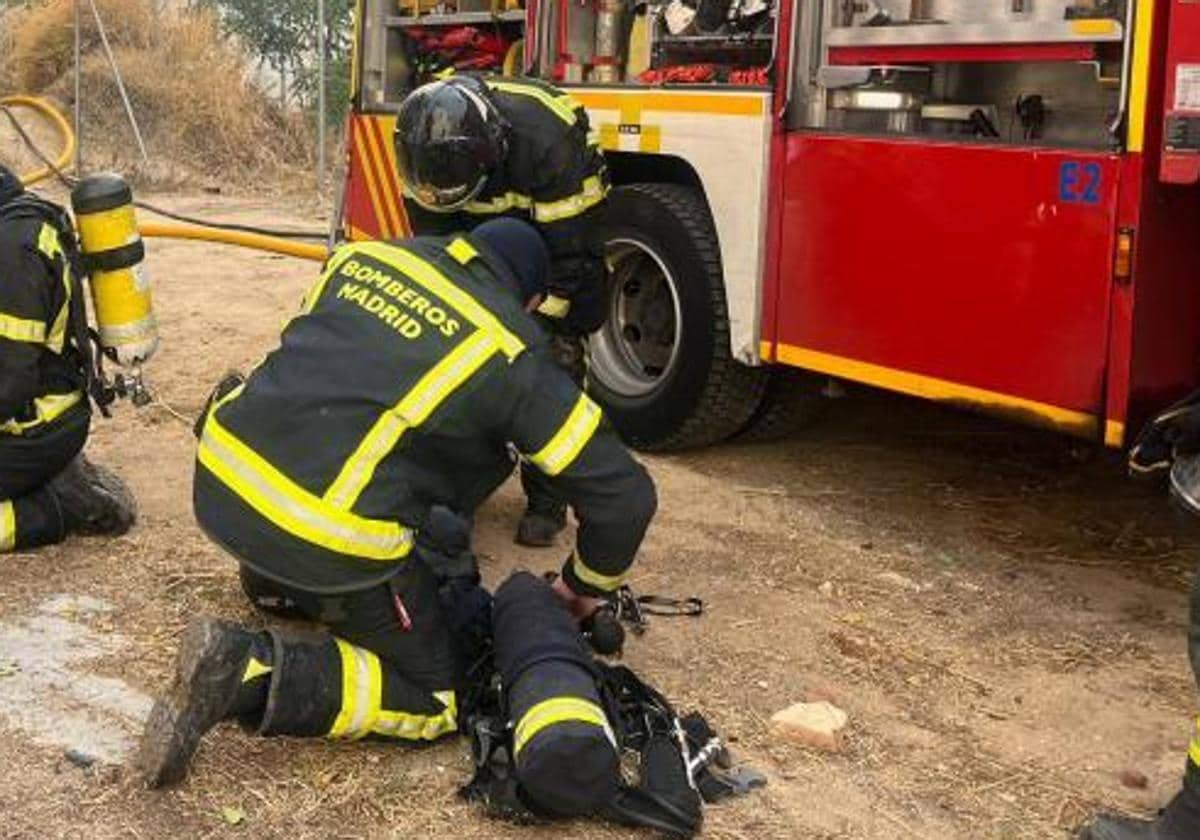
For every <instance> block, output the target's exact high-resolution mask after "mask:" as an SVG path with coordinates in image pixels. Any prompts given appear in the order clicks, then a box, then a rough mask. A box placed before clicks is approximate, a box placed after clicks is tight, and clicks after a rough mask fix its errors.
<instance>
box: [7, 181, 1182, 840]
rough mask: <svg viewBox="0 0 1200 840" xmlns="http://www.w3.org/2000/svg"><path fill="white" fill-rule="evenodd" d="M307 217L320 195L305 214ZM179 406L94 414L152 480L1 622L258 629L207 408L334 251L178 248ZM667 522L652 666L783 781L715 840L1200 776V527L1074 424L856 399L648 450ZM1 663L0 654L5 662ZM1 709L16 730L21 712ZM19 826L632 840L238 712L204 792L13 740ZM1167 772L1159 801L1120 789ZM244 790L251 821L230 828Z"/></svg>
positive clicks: (111, 460)
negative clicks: (692, 443) (233, 556)
mask: <svg viewBox="0 0 1200 840" xmlns="http://www.w3.org/2000/svg"><path fill="white" fill-rule="evenodd" d="M160 200H161V201H164V202H169V203H171V204H172V205H173V206H175V207H176V208H180V209H186V210H190V211H193V212H196V211H205V212H209V213H211V214H214V215H215V214H217V213H219V214H220V215H221V216H224V217H227V218H229V217H236V218H239V219H243V220H257V221H259V222H264V223H265V222H271V223H284V222H295V223H297V224H300V223H311V222H312V219H311V218H309V219H298V218H294V217H293V216H291V215H289V211H287V210H284V209H282V208H278V207H272V206H269V205H267V204H265V203H263V202H255V201H251V200H238V201H236V202H234V201H231V200H229V199H223V198H220V197H214V196H206V197H204V198H197V197H177V196H176V197H167V198H160ZM292 207H293V210H292V211H290V212H293V213H294V212H295V209H294V207H295V205H292ZM149 268H150V270H151V271H153V274H154V277H155V279H156V281H157V296H158V308H159V313H160V318H161V324H162V334H163V339H164V341H163V347H162V350H161V351H160V353H159V355H158V357H157V358H156V359H155V360H154V363H153V365H152V367H151V369H150V371H149V376H150V379H151V384H152V386H153V388H154V390H155V393H156V394H157V396H158V397H159V399H160V400H161V404H159V405H155V406H151V407H147V408H144V409H141V410H134V409H132V407H130V406H128V405H122V406H120V407H119V409H118V410H117V412H116V416H115V417H114V418H113V419H112V420H109V421H103V422H101V421H97V422H96V424H95V427H94V437H93V440H92V442H91V444H90V452H91V453H92V454H93V456H94V457H95V459H96V460H98V461H101V462H103V463H105V464H108V465H111V466H112V467H114V468H115V469H117V470H119V471H120V472H121V474H122V475H123V476H125V477H126V478H127V480H128V481H129V482H130V484H131V485H132V486H133V488H134V489H135V490H136V492H137V494H138V497H139V499H140V502H141V509H142V516H141V522H140V524H139V526H138V527H137V529H136V530H135V531H134V532H133V533H131V534H130V535H129V536H127V537H124V538H122V539H119V540H115V541H110V542H105V541H100V540H83V539H72V540H70V541H68V542H67V543H66V544H64V545H62V546H59V547H55V548H52V549H49V550H46V551H42V552H39V553H32V554H24V555H16V556H10V557H7V558H5V559H4V560H3V561H0V568H2V569H3V571H2V575H3V577H2V578H0V580H2V581H3V582H2V583H0V622H9V621H18V620H20V619H21V617H22V616H25V615H26V614H28V613H29V612H30V611H31V610H32V609H33V608H34V607H35V605H37V604H39V603H41V602H43V601H45V600H46V599H47V598H49V597H51V596H53V595H55V594H56V593H71V594H78V595H88V596H92V597H95V598H99V599H102V600H105V601H108V602H110V603H112V604H113V605H115V608H114V610H113V611H112V612H111V613H108V614H106V615H105V616H104V618H103V621H102V629H106V630H111V631H114V632H117V633H120V634H121V635H122V636H124V637H125V638H127V639H128V640H130V645H129V646H128V647H127V648H125V652H124V653H123V654H120V655H113V656H108V657H102V658H100V659H97V660H95V661H94V662H92V663H90V664H89V665H88V666H87V667H88V668H90V669H91V670H92V671H93V672H94V673H96V674H97V675H100V676H107V677H119V678H121V679H123V680H125V681H126V682H128V683H129V684H130V685H132V686H133V687H134V688H135V689H138V690H140V691H144V692H147V693H153V692H155V691H156V690H157V689H158V688H159V687H161V686H162V684H163V682H164V679H165V678H166V675H167V674H168V671H169V668H170V663H171V659H172V655H173V651H174V646H175V639H176V637H177V635H178V633H179V631H180V629H181V628H182V627H183V626H184V624H185V623H186V622H187V621H188V619H189V618H191V617H192V616H194V615H196V614H199V613H211V614H216V615H222V616H227V617H231V618H234V619H240V620H245V621H247V622H259V621H260V619H259V618H258V617H257V616H255V615H254V614H253V613H252V611H251V610H249V609H248V608H247V606H246V605H245V603H244V602H243V600H242V597H241V594H240V591H239V589H238V586H237V582H236V577H235V574H234V566H233V564H232V563H231V562H230V560H229V559H228V558H227V557H225V556H223V555H222V553H221V552H220V551H219V550H217V549H216V548H215V547H213V546H212V545H210V544H209V543H208V542H207V541H206V539H205V538H204V537H203V536H202V535H201V534H200V533H199V531H198V530H197V528H196V527H195V525H194V524H193V521H192V517H191V513H190V483H191V475H192V455H193V441H192V439H191V435H190V430H189V429H188V428H187V426H185V424H184V423H183V422H181V421H180V420H179V419H177V418H176V417H174V416H172V414H171V413H169V412H168V411H167V409H166V408H164V407H163V406H164V405H166V406H170V407H171V408H172V409H173V410H174V411H176V412H179V413H181V414H182V415H185V416H190V415H193V414H194V413H195V412H196V411H197V410H198V409H199V407H200V406H201V404H202V401H203V399H204V397H205V395H206V393H207V391H208V389H209V388H210V387H211V386H212V384H213V383H214V382H215V380H216V379H217V378H218V377H219V376H220V375H221V373H222V372H223V371H225V370H226V369H227V368H230V367H246V366H249V365H251V364H253V363H254V362H255V361H256V360H257V359H258V358H259V357H260V356H261V355H262V354H263V353H264V352H265V351H267V350H269V349H270V348H272V347H273V346H274V345H275V342H276V338H277V332H278V328H279V326H280V324H281V323H282V321H283V320H284V319H285V318H286V317H287V316H288V315H289V313H291V312H292V311H293V310H294V307H295V306H296V304H297V302H298V301H299V298H300V295H301V294H302V292H303V290H304V289H305V287H306V286H307V284H308V283H309V282H311V280H312V279H313V277H314V274H315V266H314V265H313V264H310V263H305V262H301V261H298V260H291V259H285V258H278V257H273V256H269V255H265V254H259V253H254V252H248V251H240V250H234V249H228V248H220V247H216V246H208V245H203V244H194V243H174V242H171V243H167V242H154V243H153V244H152V246H151V248H150V257H149ZM645 461H646V463H647V464H648V466H649V468H650V469H651V471H652V473H653V474H654V477H655V479H656V481H657V482H658V486H659V493H660V498H661V504H660V513H659V515H658V518H657V520H656V521H655V523H654V525H653V526H652V529H651V533H650V536H649V538H648V540H647V543H646V545H645V548H644V550H643V552H642V555H641V557H640V559H639V561H638V564H637V566H636V569H635V573H634V575H633V580H632V582H633V585H634V586H635V587H636V588H637V589H639V590H641V591H644V592H651V593H660V594H669V595H679V596H683V595H697V596H700V597H702V598H703V599H704V600H705V602H706V604H707V606H708V610H707V612H706V614H705V615H704V616H703V617H702V618H699V619H684V618H679V619H657V620H655V621H654V623H653V626H652V628H651V630H650V632H649V633H648V634H647V635H646V636H645V637H643V638H641V639H637V640H635V641H633V642H632V643H631V645H630V650H629V651H628V657H627V658H628V661H629V662H630V663H631V664H632V665H633V666H634V667H635V668H637V669H638V670H639V671H640V672H641V673H642V674H644V675H645V676H646V677H648V678H649V679H651V680H652V681H654V682H656V683H657V684H658V685H659V686H661V688H662V689H663V690H664V691H665V692H666V693H667V694H668V695H670V696H671V697H673V698H675V699H676V700H677V701H678V703H679V705H681V706H682V707H685V708H699V709H702V710H704V711H705V712H707V713H708V714H709V715H710V716H711V718H712V720H713V722H714V723H715V725H716V726H717V727H718V728H719V729H720V730H721V731H722V732H724V733H726V734H727V735H728V736H729V738H730V740H732V741H734V742H735V747H736V750H737V752H738V754H739V755H740V757H741V758H742V759H743V760H744V761H746V762H748V763H750V764H752V765H753V766H755V767H757V768H759V769H761V770H763V771H764V772H765V773H766V774H767V775H768V776H769V778H770V784H769V786H768V787H767V788H766V789H765V790H763V791H761V792H758V793H756V794H753V795H751V796H749V797H747V798H745V799H742V800H739V801H737V802H734V803H732V804H729V805H724V806H720V807H715V808H711V809H709V811H708V813H707V822H706V826H705V834H706V836H708V837H710V838H748V837H755V838H759V837H771V838H785V837H789V838H790V837H806V838H892V837H905V838H907V837H925V838H960V837H961V838H968V837H970V838H1035V837H1036V838H1053V837H1066V836H1069V833H1070V832H1071V831H1072V830H1073V829H1074V828H1075V827H1076V826H1077V825H1078V824H1079V823H1080V822H1081V821H1082V820H1083V819H1084V818H1085V816H1086V815H1087V814H1088V813H1089V812H1090V811H1092V810H1093V809H1094V808H1097V807H1112V808H1117V809H1121V810H1127V811H1132V812H1146V811H1149V810H1152V809H1153V808H1154V807H1156V806H1157V805H1158V804H1160V803H1161V802H1163V801H1164V800H1165V798H1166V797H1168V796H1169V795H1170V793H1171V792H1172V791H1173V789H1174V788H1175V786H1176V785H1177V783H1178V776H1179V772H1180V770H1181V769H1182V766H1183V756H1184V750H1185V749H1186V743H1187V738H1188V734H1189V729H1190V724H1189V714H1190V712H1191V711H1192V707H1193V704H1194V700H1195V697H1194V689H1193V686H1192V679H1191V676H1190V673H1189V671H1188V665H1187V658H1186V652H1185V645H1184V633H1185V607H1186V588H1187V584H1188V579H1189V574H1190V570H1191V568H1192V567H1193V565H1194V556H1195V549H1196V547H1197V542H1198V539H1197V537H1196V536H1195V535H1194V534H1192V533H1189V532H1188V531H1187V530H1184V527H1185V526H1181V525H1178V524H1174V523H1173V522H1172V520H1171V519H1170V518H1169V517H1168V515H1167V509H1166V505H1165V503H1164V501H1163V500H1162V499H1161V498H1160V497H1159V496H1158V495H1156V494H1152V493H1147V492H1145V491H1143V490H1140V489H1139V488H1137V487H1135V486H1133V485H1131V484H1130V483H1128V482H1127V481H1126V480H1125V479H1124V478H1123V477H1122V474H1121V469H1120V466H1119V463H1118V462H1117V461H1116V460H1115V459H1114V458H1113V457H1111V456H1109V455H1107V454H1105V453H1103V452H1101V451H1097V450H1093V449H1090V448H1088V447H1087V446H1083V445H1079V444H1076V443H1074V442H1072V441H1070V440H1066V439H1063V438H1059V437H1055V436H1053V435H1047V434H1043V433H1040V432H1033V431H1029V430H1025V429H1020V428H1015V427H1012V426H1008V425H1004V424H1001V423H997V422H992V421H988V420H983V419H980V418H975V417H971V416H967V415H963V414H958V413H954V412H951V411H949V410H944V409H941V408H938V407H936V406H929V405H925V404H921V403H916V402H910V401H907V400H901V399H897V398H892V397H885V396H879V395H859V396H855V397H852V398H850V399H846V400H842V401H840V402H837V403H835V404H833V405H831V406H830V411H829V413H828V415H827V417H826V419H825V420H824V421H823V422H821V423H819V424H818V425H817V426H816V427H814V428H813V429H811V430H810V431H809V432H808V433H807V434H806V435H804V436H802V437H800V438H798V439H795V440H792V441H788V442H784V443H779V444H773V445H765V446H755V447H732V446H730V447H723V448H718V449H713V450H710V451H706V452H698V453H692V454H686V455H679V456H671V457H647V458H646V459H645ZM519 509H520V498H519V491H518V489H517V488H516V486H515V484H514V483H510V484H509V485H508V486H507V487H505V488H504V489H503V490H502V491H501V492H500V493H499V494H498V495H497V497H496V498H494V499H493V500H492V501H491V502H490V503H489V504H488V505H487V507H486V508H485V509H484V510H483V511H482V514H481V516H480V517H479V522H478V527H477V534H476V538H477V544H478V549H479V552H480V556H481V559H482V564H483V569H484V573H485V576H486V578H487V579H488V580H489V581H491V582H496V581H498V580H500V579H501V578H502V577H503V576H504V575H505V574H506V573H507V572H508V571H509V570H511V569H513V568H516V567H522V566H524V567H529V568H533V569H537V570H541V569H547V568H552V567H554V566H556V565H557V563H558V562H559V560H560V559H561V557H562V556H563V555H564V553H565V552H566V551H567V541H566V539H565V538H564V540H563V541H562V543H561V545H560V546H559V547H558V548H557V549H555V550H548V551H544V552H530V551H526V550H522V549H519V548H517V547H516V546H514V545H513V544H512V542H511V540H510V536H511V532H512V529H513V526H514V525H515V521H516V517H517V514H518V512H519ZM3 678H4V677H3V671H2V670H0V680H2V679H3ZM814 698H829V699H832V700H833V701H834V702H836V703H837V704H838V705H840V706H842V707H843V708H844V709H846V710H847V711H848V712H849V714H850V720H851V723H850V729H849V738H848V741H847V748H846V750H845V751H844V752H843V753H842V754H837V755H829V754H822V753H816V752H811V751H807V750H805V749H803V748H799V747H794V746H789V745H785V744H780V743H776V742H774V741H773V739H772V738H771V737H769V735H768V733H767V727H766V723H767V720H768V718H769V717H770V715H771V714H772V713H773V712H774V711H776V710H777V709H779V708H781V707H783V706H785V705H787V704H789V703H791V702H794V701H799V700H804V699H814ZM3 720H4V719H3V717H0V726H5V725H6V724H4V723H3ZM0 768H3V769H2V770H0V813H2V814H4V819H3V828H2V829H0V834H3V835H4V836H6V837H22V838H26V837H28V838H34V837H37V838H41V837H48V836H54V837H65V836H79V835H85V836H88V837H92V838H108V837H135V838H136V837H146V838H149V837H160V836H188V837H193V836H236V835H237V834H239V833H240V834H241V835H243V836H254V837H287V838H296V839H297V840H298V838H306V837H392V836H395V837H513V838H516V837H543V838H548V837H559V836H572V837H623V836H631V835H627V834H626V833H624V832H621V831H617V830H614V829H610V828H605V827H601V826H598V825H595V824H582V823H580V824H577V825H570V826H565V827H564V826H556V827H551V828H516V827H511V826H507V825H503V824H497V823H493V822H490V821H487V820H485V819H483V818H481V817H480V816H479V815H478V814H477V813H476V811H475V810H474V809H473V808H472V807H471V806H469V805H466V804H463V803H460V802H459V801H458V800H457V799H456V797H455V791H456V787H457V785H458V784H459V783H461V782H462V781H463V780H464V778H465V777H466V775H467V772H468V758H467V753H466V746H465V744H464V743H462V742H461V741H450V742H447V743H442V744H438V745H435V746H433V747H430V748H426V749H408V748H403V747H397V746H393V745H386V744H365V743H353V744H329V743H324V742H318V741H307V742H305V741H296V740H285V739H280V740H260V739H255V738H251V737H248V736H246V735H243V734H242V733H241V732H239V731H238V730H236V729H234V728H232V727H230V728H222V729H220V730H218V731H217V732H215V733H213V734H212V735H211V736H210V737H209V738H208V739H207V740H206V742H205V743H204V745H203V747H202V749H201V751H200V753H199V755H198V757H197V761H196V762H195V765H194V770H193V773H192V775H191V777H190V779H189V780H188V782H187V783H186V784H184V785H183V786H182V787H180V788H179V789H177V790H175V791H171V792H167V793H150V792H146V791H144V790H142V789H140V787H139V786H138V785H137V783H136V780H134V779H132V778H131V776H130V774H128V773H127V772H126V771H125V769H124V768H123V767H120V766H103V765H95V766H93V767H91V768H86V769H81V768H79V767H77V766H75V765H74V764H72V763H70V762H68V761H67V760H66V759H65V757H64V754H63V750H62V749H61V748H56V747H47V746H39V745H37V744H35V743H34V742H33V741H32V740H31V739H30V738H29V737H28V735H27V734H26V733H25V732H24V731H21V730H18V729H16V728H8V729H0ZM1124 771H1136V772H1140V773H1144V774H1145V775H1146V776H1147V777H1148V778H1149V786H1148V788H1146V789H1144V790H1137V789H1131V788H1126V787H1124V786H1123V785H1122V784H1121V782H1120V781H1119V779H1118V776H1119V774H1121V773H1122V772H1124ZM223 808H238V809H240V810H241V812H242V813H243V814H244V821H243V822H242V823H241V824H240V825H238V826H231V825H229V824H228V823H227V821H225V820H224V819H222V817H221V810H222V809H223Z"/></svg>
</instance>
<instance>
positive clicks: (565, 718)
mask: <svg viewBox="0 0 1200 840" xmlns="http://www.w3.org/2000/svg"><path fill="white" fill-rule="evenodd" d="M568 722H578V723H587V724H591V725H592V726H599V727H601V728H602V729H603V730H604V735H605V737H606V738H608V741H609V743H610V744H612V745H613V748H614V749H615V748H616V746H617V739H616V737H615V736H614V735H613V731H612V727H610V726H609V724H608V718H607V717H605V715H604V710H603V709H601V708H600V707H599V706H597V705H596V704H595V703H593V702H592V701H590V700H585V699H583V698H582V697H551V698H550V699H549V700H543V701H542V702H541V703H538V704H536V705H535V706H533V707H531V708H530V709H529V711H527V712H526V713H525V714H523V715H522V716H521V719H520V720H519V721H518V722H517V726H516V730H515V732H514V734H513V757H514V758H516V757H517V756H518V755H520V754H521V750H522V749H524V747H525V745H526V744H528V743H529V741H530V740H531V739H532V738H533V737H534V736H535V735H537V734H538V733H539V732H541V731H542V730H543V729H545V728H546V727H548V726H554V725H555V724H558V723H568Z"/></svg>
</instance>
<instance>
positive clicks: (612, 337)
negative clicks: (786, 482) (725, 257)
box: [588, 184, 768, 451]
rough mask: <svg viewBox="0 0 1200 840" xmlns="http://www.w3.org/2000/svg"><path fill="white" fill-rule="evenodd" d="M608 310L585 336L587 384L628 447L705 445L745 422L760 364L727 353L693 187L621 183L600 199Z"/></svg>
mask: <svg viewBox="0 0 1200 840" xmlns="http://www.w3.org/2000/svg"><path fill="white" fill-rule="evenodd" d="M604 233H605V242H606V243H607V244H606V248H607V256H608V261H609V266H610V268H611V274H610V278H609V298H608V303H609V307H610V308H609V318H608V320H607V321H606V323H605V325H604V326H603V327H602V328H601V329H600V330H599V331H598V332H597V333H596V334H594V335H593V336H592V337H591V339H590V340H589V352H590V368H589V375H588V381H589V390H590V392H591V394H592V396H593V397H595V398H596V400H597V401H598V402H599V403H600V404H601V405H602V406H603V407H604V409H605V413H606V414H607V415H608V417H609V418H610V419H611V420H612V422H613V424H614V425H615V426H616V428H617V430H618V431H619V432H620V433H621V435H622V437H624V438H625V440H626V441H628V442H629V443H630V445H632V446H634V447H636V448H638V449H643V450H648V451H669V450H677V449H685V448H689V447H698V446H706V445H709V444H713V443H717V442H719V441H722V440H724V439H725V438H727V437H729V436H730V435H732V434H734V433H735V432H737V431H738V430H739V429H741V428H742V427H744V426H745V425H746V422H747V421H748V420H749V419H750V417H751V416H752V415H753V414H754V412H755V410H756V409H757V408H758V405H759V402H760V401H761V400H762V397H763V393H764V391H765V389H766V385H767V373H768V372H767V370H766V369H763V368H753V367H749V366H747V365H743V364H741V363H740V362H738V361H736V360H735V359H734V358H733V357H732V356H731V355H730V352H729V314H728V310H727V308H726V304H725V286H724V280H723V277H722V272H721V254H720V249H719V247H718V244H717V234H716V230H715V229H714V228H713V223H712V217H711V215H710V213H709V210H708V205H707V203H706V202H705V200H704V197H703V195H702V194H701V193H700V192H698V191H697V190H695V189H692V188H689V187H683V186H678V185H674V184H630V185H627V186H622V187H618V188H616V189H614V190H613V192H612V194H611V197H610V199H609V212H608V221H607V222H606V223H605V231H604Z"/></svg>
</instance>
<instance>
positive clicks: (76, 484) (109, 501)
mask: <svg viewBox="0 0 1200 840" xmlns="http://www.w3.org/2000/svg"><path fill="white" fill-rule="evenodd" d="M46 486H47V488H48V489H49V490H50V492H51V493H53V494H54V497H55V498H56V499H57V500H58V503H59V505H60V506H61V508H62V513H63V522H64V524H65V525H66V529H67V531H68V532H70V533H73V534H84V535H99V534H108V535H112V536H119V535H120V534H124V533H125V532H126V531H128V530H129V528H130V527H131V526H132V525H133V522H134V520H135V519H137V502H136V500H135V499H134V498H133V494H132V493H130V492H129V488H128V487H126V486H125V482H123V481H121V479H119V478H118V477H117V476H116V475H114V474H113V473H111V472H109V471H108V470H106V469H104V468H103V467H97V466H96V465H95V464H93V463H92V462H90V461H89V460H88V459H87V458H85V457H84V455H83V453H80V454H79V455H76V456H75V460H73V461H71V463H70V464H68V465H67V468H66V469H64V470H63V471H62V472H60V473H59V474H58V475H56V476H55V477H54V478H52V479H50V482H49V483H48V484H47V485H46Z"/></svg>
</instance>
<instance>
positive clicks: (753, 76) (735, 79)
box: [729, 67, 771, 87]
mask: <svg viewBox="0 0 1200 840" xmlns="http://www.w3.org/2000/svg"><path fill="white" fill-rule="evenodd" d="M770 83H771V80H770V79H769V78H768V77H767V68H766V67H748V68H746V69H743V70H731V71H730V72H729V84H731V85H752V86H755V87H766V86H767V85H769V84H770Z"/></svg>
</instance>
